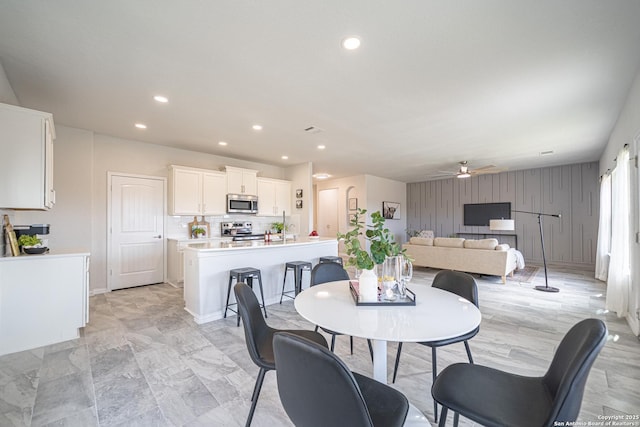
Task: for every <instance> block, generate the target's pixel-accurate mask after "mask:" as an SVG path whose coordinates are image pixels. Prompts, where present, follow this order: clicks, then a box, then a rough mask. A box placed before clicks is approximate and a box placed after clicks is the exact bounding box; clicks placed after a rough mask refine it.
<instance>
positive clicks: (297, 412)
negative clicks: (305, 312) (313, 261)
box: [273, 263, 373, 427]
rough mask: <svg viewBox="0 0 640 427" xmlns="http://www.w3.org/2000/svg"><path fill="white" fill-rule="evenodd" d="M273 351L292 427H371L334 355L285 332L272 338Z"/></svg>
mask: <svg viewBox="0 0 640 427" xmlns="http://www.w3.org/2000/svg"><path fill="white" fill-rule="evenodd" d="M332 264H333V263H332ZM273 349H274V354H275V360H276V367H277V369H276V376H277V382H278V393H279V394H280V400H281V402H282V406H283V407H284V409H285V411H286V412H287V415H289V418H290V419H291V421H293V424H295V425H297V426H305V427H309V426H318V427H323V426H337V425H343V426H373V422H372V420H371V416H370V415H369V411H368V409H367V405H366V402H365V400H364V397H363V395H362V392H361V391H360V387H359V386H358V383H357V382H356V380H355V378H354V377H353V374H352V373H351V371H350V370H349V368H347V366H346V365H345V364H344V363H343V362H342V361H341V360H340V359H339V358H338V357H337V356H336V355H335V354H334V353H332V352H331V351H329V350H328V349H326V348H323V347H322V346H320V345H318V344H316V343H314V342H312V341H310V340H307V339H305V338H302V337H299V336H295V335H293V334H289V333H286V332H277V333H276V334H275V335H274V338H273Z"/></svg>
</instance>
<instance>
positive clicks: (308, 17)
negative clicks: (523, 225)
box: [0, 0, 640, 182]
mask: <svg viewBox="0 0 640 427" xmlns="http://www.w3.org/2000/svg"><path fill="white" fill-rule="evenodd" d="M639 22H640V1H637V0H628V1H623V0H606V1H603V0H565V1H557V0H538V1H531V0H526V1H523V0H520V1H516V0H491V1H489V0H455V1H435V0H403V1H388V0H385V1H381V0H375V1H374V0H318V1H300V0H271V1H256V0H253V1H248V0H235V1H231V0H227V1H221V0H206V1H196V0H185V1H175V0H171V1H170V0H109V1H81V0H76V1H72V0H56V1H41V0H2V1H1V3H0V61H1V64H2V65H3V66H4V69H5V72H6V75H7V78H8V81H9V83H10V85H11V87H12V88H13V91H14V92H15V94H16V97H17V99H18V102H19V103H20V105H22V106H24V107H28V108H34V109H39V110H43V111H49V112H52V113H53V114H54V118H55V120H56V123H58V124H64V125H68V126H72V127H77V128H83V129H91V130H93V131H95V132H98V133H102V134H108V135H113V136H117V137H121V138H127V139H132V140H140V141H147V142H151V143H155V144H162V145H169V146H174V147H181V148H185V149H189V150H196V151H202V152H207V153H213V154H218V155H223V156H229V157H236V158H242V159H247V160H253V161H259V162H263V163H268V164H273V165H278V166H287V165H292V164H298V163H302V162H307V161H311V162H313V164H314V171H316V172H328V173H330V174H332V175H334V176H336V177H338V176H347V175H356V174H362V173H368V174H373V175H377V176H382V177H387V178H391V179H396V180H399V181H406V182H414V181H422V180H425V179H428V178H429V176H431V174H434V173H436V171H438V170H451V171H455V170H456V168H457V162H458V161H460V160H469V166H470V169H472V170H473V169H474V168H478V167H482V166H486V165H488V164H492V165H495V166H497V167H502V168H509V169H511V170H515V169H525V168H532V167H540V166H547V165H558V164H568V163H578V162H583V161H592V160H597V159H598V158H599V157H600V154H601V153H602V150H603V149H604V146H605V144H606V142H607V140H608V138H609V135H610V133H611V130H612V128H613V126H614V125H615V121H616V119H617V117H618V114H619V112H620V110H621V109H622V107H623V105H624V102H625V98H626V94H627V92H628V91H629V88H630V87H631V84H632V81H633V79H634V77H635V75H636V72H637V70H638V65H639V63H640V48H639V46H640V25H639ZM348 35H358V36H359V37H360V38H361V40H362V46H361V48H360V49H358V50H356V51H345V50H343V49H342V48H341V47H340V42H341V40H342V39H343V38H344V37H345V36H348ZM156 94H162V95H165V96H167V97H168V98H169V100H170V102H169V103H168V104H166V105H160V104H158V103H156V102H155V101H153V99H152V97H153V95H156ZM136 122H143V123H146V124H147V125H148V129H146V130H144V131H141V130H138V129H136V128H134V126H133V125H134V123H136ZM254 123H260V124H262V125H263V126H264V129H263V130H262V131H260V132H256V131H254V130H252V129H251V125H252V124H254ZM309 126H316V127H319V128H321V129H322V132H320V133H316V134H307V133H305V132H304V129H305V128H307V127H309ZM221 140H224V141H227V142H228V143H229V145H228V146H227V147H224V148H223V147H220V146H219V145H218V141H221ZM318 144H324V145H326V147H327V148H326V149H325V150H324V151H320V150H318V149H317V148H316V146H317V145H318ZM548 150H553V152H554V154H552V155H548V156H540V154H539V153H540V152H542V151H548ZM282 155H288V156H289V159H288V160H286V161H284V160H281V158H280V157H281V156H282Z"/></svg>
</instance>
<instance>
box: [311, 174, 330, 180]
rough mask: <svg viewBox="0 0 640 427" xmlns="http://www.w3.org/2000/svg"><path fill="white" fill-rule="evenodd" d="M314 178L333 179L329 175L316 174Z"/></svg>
mask: <svg viewBox="0 0 640 427" xmlns="http://www.w3.org/2000/svg"><path fill="white" fill-rule="evenodd" d="M313 177H314V178H315V179H327V178H331V175H329V174H328V173H314V174H313Z"/></svg>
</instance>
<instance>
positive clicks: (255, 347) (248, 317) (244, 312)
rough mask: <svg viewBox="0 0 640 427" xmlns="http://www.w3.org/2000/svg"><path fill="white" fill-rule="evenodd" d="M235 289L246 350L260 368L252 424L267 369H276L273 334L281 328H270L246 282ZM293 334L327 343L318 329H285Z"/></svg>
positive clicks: (254, 389) (253, 397)
mask: <svg viewBox="0 0 640 427" xmlns="http://www.w3.org/2000/svg"><path fill="white" fill-rule="evenodd" d="M233 292H234V293H235V296H236V301H237V302H238V311H239V312H240V317H241V318H242V324H243V326H244V336H245V341H246V343H247V350H249V356H250V357H251V360H252V361H253V363H255V364H256V365H257V366H258V368H260V371H259V372H258V378H257V379H256V384H255V386H254V388H253V394H252V396H251V409H249V416H248V417H247V423H246V426H247V427H248V426H250V425H251V420H252V419H253V413H254V412H255V410H256V404H257V403H258V396H259V395H260V389H261V388H262V382H263V381H264V376H265V374H266V373H267V371H270V370H273V369H276V364H275V360H274V357H273V335H274V334H275V333H276V332H279V331H280V330H278V329H274V328H271V327H269V326H268V325H267V323H266V322H265V320H264V317H263V316H262V311H261V310H260V303H259V302H258V298H256V294H255V293H254V292H253V289H251V288H250V287H249V286H248V285H247V284H246V283H244V282H239V283H236V285H235V286H234V288H233ZM285 331H286V332H289V333H291V334H295V335H297V336H301V337H304V338H306V339H308V340H310V341H313V342H315V343H317V344H319V345H321V346H324V347H325V348H326V347H327V340H326V339H325V338H324V337H323V336H322V334H320V333H319V332H315V331H306V330H297V329H296V330H285Z"/></svg>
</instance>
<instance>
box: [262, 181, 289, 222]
mask: <svg viewBox="0 0 640 427" xmlns="http://www.w3.org/2000/svg"><path fill="white" fill-rule="evenodd" d="M257 181H258V215H263V216H280V215H282V211H284V212H285V215H290V214H291V181H283V180H280V179H271V178H258V179H257Z"/></svg>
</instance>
